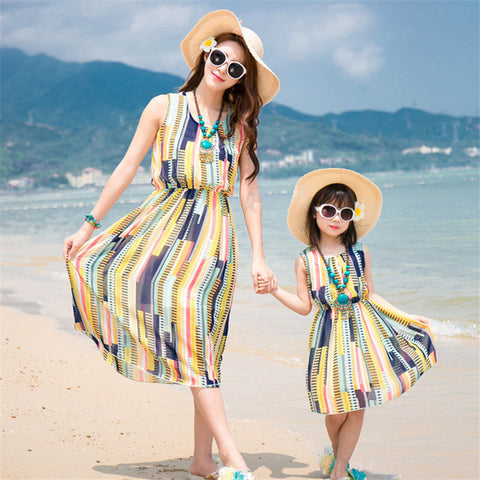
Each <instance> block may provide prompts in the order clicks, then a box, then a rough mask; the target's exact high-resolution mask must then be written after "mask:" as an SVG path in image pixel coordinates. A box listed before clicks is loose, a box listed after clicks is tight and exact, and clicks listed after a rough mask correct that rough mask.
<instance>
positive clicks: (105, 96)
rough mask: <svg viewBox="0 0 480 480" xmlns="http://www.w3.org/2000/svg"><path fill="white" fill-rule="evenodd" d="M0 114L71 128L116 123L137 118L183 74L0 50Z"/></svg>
mask: <svg viewBox="0 0 480 480" xmlns="http://www.w3.org/2000/svg"><path fill="white" fill-rule="evenodd" d="M0 58H1V62H2V89H1V102H2V111H1V118H2V121H4V122H15V121H20V122H25V121H27V122H29V123H41V124H48V125H52V126H58V127H62V128H68V129H72V130H81V129H83V128H87V127H90V126H92V125H100V126H103V127H107V128H116V127H118V126H120V125H123V124H124V123H125V122H127V121H129V120H138V117H139V115H140V113H141V112H142V110H143V108H144V107H145V105H146V104H147V103H148V101H149V100H150V99H151V98H152V97H153V96H155V95H158V94H160V93H166V92H171V91H174V90H175V89H176V88H178V87H179V86H181V85H182V84H183V79H181V78H180V77H177V76H175V75H170V74H169V73H156V72H151V71H148V70H142V69H139V68H134V67H130V66H128V65H125V64H123V63H117V62H88V63H76V62H63V61H60V60H57V59H54V58H52V57H48V56H46V55H43V54H39V55H34V56H28V55H26V54H25V53H23V52H21V51H20V50H18V49H15V48H2V49H0Z"/></svg>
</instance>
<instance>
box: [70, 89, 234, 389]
mask: <svg viewBox="0 0 480 480" xmlns="http://www.w3.org/2000/svg"><path fill="white" fill-rule="evenodd" d="M168 101H169V105H168V112H167V115H166V118H165V121H164V123H163V125H162V126H161V128H160V129H159V131H158V133H157V137H156V139H155V142H154V145H153V153H152V177H153V179H152V184H153V185H154V187H155V190H154V191H153V193H152V194H151V195H150V196H149V197H148V198H147V199H146V200H145V202H144V203H143V204H142V205H141V206H140V207H138V208H137V209H135V210H134V211H132V212H131V213H129V214H128V215H127V216H125V217H124V218H121V219H120V220H118V221H117V222H116V223H115V224H114V225H112V226H111V227H110V228H108V229H107V230H106V231H105V232H104V233H102V234H100V235H98V236H97V237H95V238H93V239H91V240H90V241H89V242H87V243H86V244H85V245H83V246H82V248H81V249H80V250H79V252H78V254H77V256H76V257H75V258H74V259H73V260H72V261H67V269H68V273H69V278H70V283H71V286H72V293H73V309H74V316H75V328H76V329H77V330H80V331H81V332H83V333H85V334H86V335H87V336H89V337H90V338H91V339H92V340H93V341H94V342H95V343H96V344H97V346H98V348H99V350H100V351H101V352H102V354H103V357H104V359H105V360H106V361H107V362H108V363H109V364H111V365H112V366H113V367H114V368H115V369H116V370H117V371H118V372H119V373H121V374H122V375H124V376H126V377H128V378H130V379H133V380H138V381H142V382H167V383H179V384H185V385H189V386H202V387H216V386H219V384H220V364H221V360H222V353H223V350H224V347H225V341H226V338H227V332H228V319H229V313H230V306H231V302H232V295H233V291H234V286H235V276H236V264H237V243H236V236H235V226H234V223H233V218H232V214H231V211H230V206H229V202H228V196H229V195H231V194H232V193H233V187H234V183H235V179H236V175H237V166H238V160H239V155H240V151H241V148H242V143H243V134H242V130H241V128H240V126H238V127H237V128H236V130H235V132H234V135H233V136H232V137H230V138H228V139H222V138H220V136H219V135H214V136H213V137H212V138H213V148H214V152H213V153H214V158H213V161H212V162H210V163H203V162H201V161H200V158H199V150H200V142H201V141H202V140H203V137H202V133H201V130H200V126H199V124H198V123H197V122H196V121H195V120H194V118H193V117H192V115H191V114H190V111H189V107H188V103H187V100H186V96H185V95H184V94H170V95H169V96H168ZM227 125H228V117H227V119H225V121H224V122H223V124H222V125H221V127H220V131H221V132H222V131H223V132H225V131H226V129H227Z"/></svg>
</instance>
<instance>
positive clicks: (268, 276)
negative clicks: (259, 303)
mask: <svg viewBox="0 0 480 480" xmlns="http://www.w3.org/2000/svg"><path fill="white" fill-rule="evenodd" d="M252 279H253V287H254V289H255V293H261V294H265V293H270V292H271V291H272V290H275V289H276V288H277V279H276V278H275V275H274V274H273V272H272V271H271V270H270V268H268V265H267V264H266V263H265V261H255V260H254V261H253V263H252Z"/></svg>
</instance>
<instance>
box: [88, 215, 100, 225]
mask: <svg viewBox="0 0 480 480" xmlns="http://www.w3.org/2000/svg"><path fill="white" fill-rule="evenodd" d="M85 221H86V222H87V223H89V224H90V225H91V226H92V227H93V228H100V227H101V225H100V222H99V221H98V220H97V219H96V218H95V217H94V216H93V215H92V214H90V213H89V214H87V215H85Z"/></svg>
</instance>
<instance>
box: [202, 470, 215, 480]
mask: <svg viewBox="0 0 480 480" xmlns="http://www.w3.org/2000/svg"><path fill="white" fill-rule="evenodd" d="M203 478H205V479H206V480H218V470H215V471H214V472H212V473H209V474H208V475H205V476H204V477H203Z"/></svg>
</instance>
